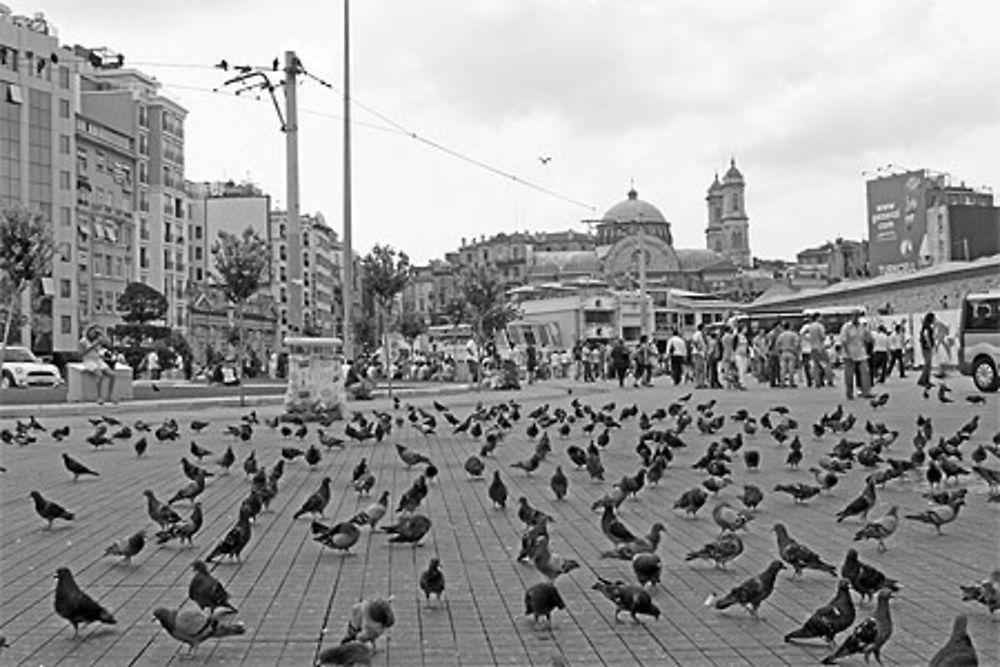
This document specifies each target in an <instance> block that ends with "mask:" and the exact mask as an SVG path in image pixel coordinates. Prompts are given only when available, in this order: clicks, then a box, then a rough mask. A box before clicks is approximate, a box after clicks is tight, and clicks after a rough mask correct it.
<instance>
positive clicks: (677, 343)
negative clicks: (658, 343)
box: [667, 329, 687, 385]
mask: <svg viewBox="0 0 1000 667" xmlns="http://www.w3.org/2000/svg"><path fill="white" fill-rule="evenodd" d="M667 357H669V359H670V377H672V378H673V380H674V385H679V384H680V383H681V378H683V377H684V361H685V360H686V359H687V343H685V342H684V339H683V338H681V335H680V334H679V333H678V332H677V329H674V333H673V335H672V336H670V340H668V341H667Z"/></svg>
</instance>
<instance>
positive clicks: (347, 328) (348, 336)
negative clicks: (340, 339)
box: [341, 0, 354, 359]
mask: <svg viewBox="0 0 1000 667" xmlns="http://www.w3.org/2000/svg"><path fill="white" fill-rule="evenodd" d="M350 6H351V3H350V0H344V253H343V256H342V257H341V262H342V264H343V266H344V274H343V286H342V288H343V301H344V332H343V333H344V356H345V357H346V358H347V359H353V358H354V321H353V320H354V318H353V313H352V312H351V311H352V310H353V305H354V252H353V250H352V248H351V240H352V239H351V48H350V46H351V10H350Z"/></svg>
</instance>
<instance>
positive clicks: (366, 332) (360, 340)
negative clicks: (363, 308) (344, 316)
mask: <svg viewBox="0 0 1000 667" xmlns="http://www.w3.org/2000/svg"><path fill="white" fill-rule="evenodd" d="M351 326H352V328H353V329H354V342H355V343H356V344H357V345H358V346H360V347H361V349H362V350H369V349H372V348H374V347H375V324H374V322H373V318H371V317H359V318H357V319H355V320H353V321H352V322H351Z"/></svg>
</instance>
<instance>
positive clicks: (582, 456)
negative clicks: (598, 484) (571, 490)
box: [566, 445, 587, 468]
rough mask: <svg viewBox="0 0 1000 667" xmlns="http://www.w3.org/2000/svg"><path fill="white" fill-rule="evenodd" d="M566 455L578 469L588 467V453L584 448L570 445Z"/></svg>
mask: <svg viewBox="0 0 1000 667" xmlns="http://www.w3.org/2000/svg"><path fill="white" fill-rule="evenodd" d="M566 454H567V456H569V460H570V461H572V462H573V465H575V466H576V467H577V468H582V467H583V466H585V465H587V451H586V450H585V449H584V448H583V447H580V446H578V445H570V446H569V447H567V448H566Z"/></svg>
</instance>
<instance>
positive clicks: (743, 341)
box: [733, 327, 750, 391]
mask: <svg viewBox="0 0 1000 667" xmlns="http://www.w3.org/2000/svg"><path fill="white" fill-rule="evenodd" d="M747 330H749V327H748V329H747ZM749 357H750V336H749V335H748V334H747V332H746V331H744V330H743V329H740V328H738V327H737V329H736V335H735V336H734V338H733V367H734V368H735V378H736V385H735V386H736V388H737V389H739V390H740V391H746V388H747V379H746V378H747V365H748V361H749Z"/></svg>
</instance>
